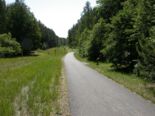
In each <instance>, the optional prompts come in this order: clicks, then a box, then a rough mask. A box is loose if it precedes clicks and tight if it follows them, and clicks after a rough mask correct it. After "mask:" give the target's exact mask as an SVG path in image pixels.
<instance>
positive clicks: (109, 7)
mask: <svg viewBox="0 0 155 116" xmlns="http://www.w3.org/2000/svg"><path fill="white" fill-rule="evenodd" d="M125 1H126V0H97V3H98V4H99V7H98V9H99V10H98V12H99V15H100V16H101V17H102V18H104V19H105V21H106V22H110V20H111V18H112V17H113V16H115V15H116V14H117V13H118V12H119V11H120V10H122V9H123V3H124V2H125Z"/></svg>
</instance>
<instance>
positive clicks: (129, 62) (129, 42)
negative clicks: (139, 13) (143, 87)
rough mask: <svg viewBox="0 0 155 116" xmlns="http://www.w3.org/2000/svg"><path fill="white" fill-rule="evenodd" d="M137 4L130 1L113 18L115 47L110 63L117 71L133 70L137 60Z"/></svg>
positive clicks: (112, 48) (112, 50) (113, 47)
mask: <svg viewBox="0 0 155 116" xmlns="http://www.w3.org/2000/svg"><path fill="white" fill-rule="evenodd" d="M134 8H135V4H133V1H132V0H128V1H127V2H126V3H125V5H124V9H123V10H122V11H120V12H119V13H118V14H117V15H116V16H114V17H113V18H112V25H113V30H112V32H111V34H112V36H111V38H110V39H112V42H113V46H112V47H111V50H110V51H111V55H110V61H111V62H112V63H113V64H114V66H115V67H116V68H117V69H127V70H129V71H130V70H131V71H132V70H133V67H134V65H135V63H136V60H137V56H138V54H137V51H136V44H137V42H138V39H137V38H136V37H135V36H134V33H135V30H134V27H133V25H134V17H135V16H136V13H135V10H134Z"/></svg>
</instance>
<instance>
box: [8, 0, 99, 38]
mask: <svg viewBox="0 0 155 116" xmlns="http://www.w3.org/2000/svg"><path fill="white" fill-rule="evenodd" d="M14 1H15V0H6V3H12V2H14ZM24 1H25V3H26V5H28V7H29V8H30V10H31V12H33V14H34V15H35V17H36V18H37V20H40V21H41V22H42V23H43V24H45V25H46V26H47V27H49V28H51V29H53V30H54V31H55V33H56V34H57V35H58V36H59V37H65V38H66V37H67V35H68V30H69V29H70V28H71V27H72V26H73V24H76V22H77V20H78V19H80V16H81V12H82V11H83V7H84V6H85V3H86V1H89V2H90V3H91V6H92V7H94V6H95V5H96V0H24Z"/></svg>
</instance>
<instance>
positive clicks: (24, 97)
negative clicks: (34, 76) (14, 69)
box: [13, 80, 35, 116]
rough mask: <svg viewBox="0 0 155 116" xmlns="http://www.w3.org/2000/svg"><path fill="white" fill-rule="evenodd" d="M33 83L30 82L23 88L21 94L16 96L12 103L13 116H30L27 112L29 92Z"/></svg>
mask: <svg viewBox="0 0 155 116" xmlns="http://www.w3.org/2000/svg"><path fill="white" fill-rule="evenodd" d="M34 82H35V80H33V81H31V82H30V83H29V84H28V85H27V86H24V87H23V88H22V89H21V92H20V93H19V94H18V95H17V96H16V98H15V100H14V102H13V105H14V112H15V116H30V113H29V111H28V100H29V91H30V87H31V86H33V84H34Z"/></svg>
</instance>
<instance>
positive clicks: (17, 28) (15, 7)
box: [7, 0, 41, 52]
mask: <svg viewBox="0 0 155 116" xmlns="http://www.w3.org/2000/svg"><path fill="white" fill-rule="evenodd" d="M7 16H8V21H7V22H8V23H7V31H8V32H11V34H12V36H13V37H15V38H16V39H17V41H18V42H19V43H20V44H21V45H22V49H23V51H24V52H29V51H31V50H34V49H36V48H38V47H39V46H40V38H41V33H40V28H39V26H38V23H37V21H36V19H35V17H34V16H33V14H32V13H31V12H30V10H29V8H28V7H27V6H26V5H25V4H24V2H23V1H19V0H18V1H16V2H15V3H13V4H11V5H9V6H8V11H7Z"/></svg>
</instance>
